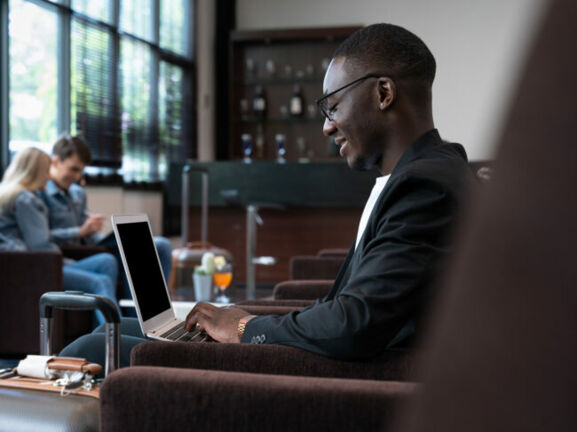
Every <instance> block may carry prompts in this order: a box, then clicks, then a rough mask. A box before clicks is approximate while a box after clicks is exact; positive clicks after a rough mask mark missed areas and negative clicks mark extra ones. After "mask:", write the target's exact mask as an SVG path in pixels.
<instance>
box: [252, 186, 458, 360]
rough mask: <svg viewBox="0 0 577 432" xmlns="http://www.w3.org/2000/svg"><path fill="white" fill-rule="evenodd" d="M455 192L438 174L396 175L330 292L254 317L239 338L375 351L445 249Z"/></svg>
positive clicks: (410, 312) (401, 320) (405, 319)
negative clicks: (281, 312) (294, 308)
mask: <svg viewBox="0 0 577 432" xmlns="http://www.w3.org/2000/svg"><path fill="white" fill-rule="evenodd" d="M455 212H456V199H455V196H454V194H453V193H452V192H451V191H450V189H449V188H447V187H445V186H444V184H443V182H437V181H435V180H434V179H430V178H419V177H415V176H399V177H397V178H395V179H394V180H393V179H391V180H390V183H389V184H388V185H387V186H386V187H385V190H384V191H383V193H382V195H381V197H380V198H379V200H378V202H377V205H376V206H375V208H374V209H373V214H372V215H371V218H370V220H369V224H368V225H367V229H366V231H365V234H364V236H363V238H362V239H361V242H360V243H359V246H358V248H357V250H356V251H355V255H354V256H353V258H352V260H351V262H350V264H349V266H351V269H350V271H349V272H348V280H345V281H343V284H344V285H343V286H342V289H339V290H338V292H337V293H336V295H335V296H334V297H333V298H332V299H325V301H322V302H319V303H317V304H316V305H314V306H310V307H308V308H305V309H303V310H301V311H299V312H293V313H290V314H289V315H285V316H261V317H256V318H253V319H252V320H251V321H250V322H249V323H248V324H247V326H246V329H245V333H244V335H243V338H242V341H243V342H251V343H275V344H282V345H290V346H294V347H298V348H303V349H306V350H308V351H312V352H316V353H319V354H323V355H327V356H330V357H335V358H342V359H363V358H370V357H373V356H376V355H378V354H380V353H381V352H382V351H383V350H384V349H385V348H386V346H387V345H388V344H389V342H391V340H392V339H393V338H394V337H395V335H397V333H398V332H399V331H400V330H401V329H402V328H403V327H404V326H405V325H407V324H408V323H409V322H410V321H411V320H412V319H413V318H414V317H415V314H416V313H417V311H418V305H419V302H420V301H421V299H422V298H423V297H424V295H425V294H426V293H425V292H426V291H427V290H428V289H429V285H430V282H431V279H432V277H433V276H434V273H435V271H434V269H436V263H437V262H438V261H439V259H440V258H441V257H442V256H443V255H444V254H445V252H446V250H447V243H448V242H447V235H446V234H447V232H448V229H449V228H450V226H451V224H452V223H453V220H454V215H455Z"/></svg>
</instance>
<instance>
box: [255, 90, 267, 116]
mask: <svg viewBox="0 0 577 432" xmlns="http://www.w3.org/2000/svg"><path fill="white" fill-rule="evenodd" d="M252 111H253V113H254V115H255V117H258V118H263V117H264V116H265V115H266V99H265V97H264V89H263V88H262V86H260V85H258V86H256V88H255V90H254V98H253V99H252Z"/></svg>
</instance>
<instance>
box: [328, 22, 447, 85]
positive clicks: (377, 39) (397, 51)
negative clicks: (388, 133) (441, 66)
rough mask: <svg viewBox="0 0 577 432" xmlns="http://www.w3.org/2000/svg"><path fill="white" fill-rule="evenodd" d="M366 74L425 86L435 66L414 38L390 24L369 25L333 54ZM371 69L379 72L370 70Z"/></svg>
mask: <svg viewBox="0 0 577 432" xmlns="http://www.w3.org/2000/svg"><path fill="white" fill-rule="evenodd" d="M336 57H345V58H346V59H347V60H348V61H352V63H353V65H354V66H357V67H361V68H363V69H365V70H366V72H377V73H379V72H380V73H385V74H390V75H391V78H393V79H395V78H397V79H400V78H411V79H413V80H415V81H418V82H420V83H422V84H426V85H427V86H431V85H432V84H433V81H434V79H435V72H436V69H437V64H436V62H435V58H434V57H433V54H432V53H431V51H430V50H429V48H427V45H425V43H424V42H423V41H422V40H421V39H420V38H419V37H418V36H417V35H415V34H413V33H411V32H410V31H408V30H406V29H404V28H403V27H400V26H397V25H393V24H373V25H370V26H367V27H364V28H362V29H359V30H357V31H356V32H354V33H353V34H352V35H351V36H350V37H348V38H347V39H346V40H345V41H344V42H343V43H342V44H341V45H340V46H339V47H338V48H337V50H336V51H335V53H334V55H333V58H336ZM375 68H379V69H377V70H374V69H375Z"/></svg>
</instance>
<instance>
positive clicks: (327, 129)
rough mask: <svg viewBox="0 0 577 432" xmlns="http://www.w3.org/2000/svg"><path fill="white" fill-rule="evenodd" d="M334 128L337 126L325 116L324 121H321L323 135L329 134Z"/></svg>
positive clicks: (332, 132)
mask: <svg viewBox="0 0 577 432" xmlns="http://www.w3.org/2000/svg"><path fill="white" fill-rule="evenodd" d="M336 130H337V128H336V127H335V124H334V123H333V122H332V121H331V120H329V119H328V118H326V117H325V122H324V123H323V134H324V135H325V136H331V135H332V134H334V133H335V131H336Z"/></svg>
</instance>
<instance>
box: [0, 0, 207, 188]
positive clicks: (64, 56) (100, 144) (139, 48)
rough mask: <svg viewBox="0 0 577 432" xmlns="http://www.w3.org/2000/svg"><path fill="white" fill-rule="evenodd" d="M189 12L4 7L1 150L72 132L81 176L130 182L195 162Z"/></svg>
mask: <svg viewBox="0 0 577 432" xmlns="http://www.w3.org/2000/svg"><path fill="white" fill-rule="evenodd" d="M0 1H3V0H0ZM193 4H194V3H193V1H191V0H59V1H48V0H9V1H8V8H7V10H6V8H3V9H2V11H3V15H4V14H6V15H7V17H4V16H3V17H2V19H3V20H6V21H7V22H8V29H9V30H8V44H7V45H8V47H9V55H8V56H7V57H8V58H7V59H6V58H5V57H4V61H3V62H2V68H3V69H5V70H3V73H4V74H5V73H6V71H7V72H8V83H9V85H8V92H9V98H8V101H9V102H8V104H7V105H8V107H7V109H6V108H4V109H3V111H2V116H6V117H7V118H8V119H9V136H8V141H9V142H8V150H9V151H10V152H14V151H17V150H19V149H21V148H23V147H26V146H29V145H36V146H40V147H43V148H45V149H46V150H48V151H49V150H50V147H51V145H52V143H53V142H54V141H55V139H56V137H57V136H58V135H59V134H60V133H61V132H67V131H70V132H71V133H72V134H80V135H83V136H84V137H85V139H86V141H87V143H88V145H89V146H90V148H91V151H92V156H93V166H91V167H89V169H88V170H87V172H88V173H94V174H105V175H106V174H118V173H119V174H121V175H122V177H123V178H124V180H125V181H136V182H156V181H161V180H164V179H165V178H166V175H167V167H168V165H169V163H170V162H173V161H181V160H183V159H186V158H190V157H194V156H195V153H196V148H195V145H194V140H193V128H194V118H193V109H192V108H193V107H192V103H193V102H192V101H193V100H194V96H193V94H192V89H193V85H192V80H193V60H192V52H193V50H192V35H193V31H192V22H193V20H192V7H193ZM0 40H1V38H0ZM8 65H9V66H8ZM3 145H5V143H3ZM7 162H8V161H6V160H4V161H3V163H4V164H7Z"/></svg>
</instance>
